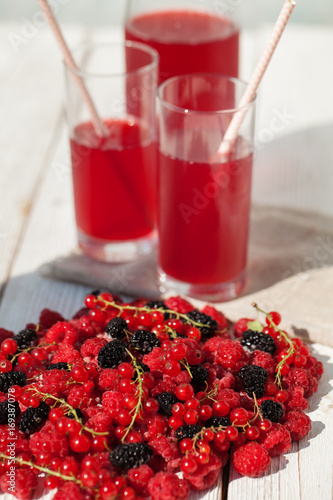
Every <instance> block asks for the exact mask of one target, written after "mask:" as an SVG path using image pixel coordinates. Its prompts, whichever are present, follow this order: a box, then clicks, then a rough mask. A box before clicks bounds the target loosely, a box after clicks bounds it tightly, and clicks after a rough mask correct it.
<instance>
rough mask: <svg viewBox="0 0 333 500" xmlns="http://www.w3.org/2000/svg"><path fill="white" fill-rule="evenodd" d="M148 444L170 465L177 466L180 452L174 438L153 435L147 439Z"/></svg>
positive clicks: (180, 455)
mask: <svg viewBox="0 0 333 500" xmlns="http://www.w3.org/2000/svg"><path fill="white" fill-rule="evenodd" d="M149 445H150V446H151V448H152V449H153V451H154V452H155V453H157V454H158V455H160V456H161V457H163V458H164V460H165V461H166V462H167V463H168V468H169V469H170V466H173V468H175V467H179V463H180V459H181V457H182V453H181V451H180V449H179V446H178V444H177V443H176V442H175V440H174V439H172V438H170V437H166V436H158V437H153V438H152V439H150V440H149Z"/></svg>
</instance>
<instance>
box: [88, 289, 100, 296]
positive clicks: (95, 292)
mask: <svg viewBox="0 0 333 500" xmlns="http://www.w3.org/2000/svg"><path fill="white" fill-rule="evenodd" d="M100 293H101V290H93V291H92V292H90V295H95V297H98V296H99V295H100Z"/></svg>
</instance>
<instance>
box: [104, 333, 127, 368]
mask: <svg viewBox="0 0 333 500" xmlns="http://www.w3.org/2000/svg"><path fill="white" fill-rule="evenodd" d="M126 358H127V352H126V344H125V343H124V342H122V341H121V340H118V339H115V340H111V342H109V343H108V344H106V345H105V346H104V347H102V349H101V350H100V351H99V353H98V356H97V362H98V366H100V367H101V368H117V366H119V365H120V363H122V362H123V361H125V360H126Z"/></svg>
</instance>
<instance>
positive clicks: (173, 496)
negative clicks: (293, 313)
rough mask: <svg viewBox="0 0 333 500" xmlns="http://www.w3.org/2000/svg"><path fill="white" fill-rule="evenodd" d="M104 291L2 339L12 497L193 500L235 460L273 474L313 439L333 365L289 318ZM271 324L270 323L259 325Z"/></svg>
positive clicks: (244, 468) (245, 469)
mask: <svg viewBox="0 0 333 500" xmlns="http://www.w3.org/2000/svg"><path fill="white" fill-rule="evenodd" d="M254 307H255V309H256V316H257V318H256V319H249V318H241V319H240V320H239V321H238V322H237V323H236V324H234V325H233V324H231V323H230V322H229V321H227V320H226V318H225V317H224V315H223V314H222V313H221V312H218V311H217V310H216V309H215V308H214V307H212V306H206V307H205V308H204V309H203V310H202V311H198V310H196V309H194V307H193V306H192V305H191V304H190V303H189V302H188V301H186V300H185V299H183V298H181V297H172V298H169V299H167V300H166V301H164V302H160V301H146V300H137V301H134V302H132V303H125V302H122V300H121V299H120V298H119V297H116V296H111V295H110V294H109V293H99V292H93V293H91V294H89V295H88V296H87V297H86V298H85V307H83V308H82V309H81V310H79V311H78V312H77V313H76V314H75V315H74V317H73V318H72V319H71V320H65V319H64V318H63V317H62V316H61V315H60V314H58V313H56V312H54V311H50V310H48V309H45V310H43V311H42V313H41V315H40V318H39V322H38V324H37V325H35V324H28V325H27V326H26V328H25V329H24V330H22V331H21V332H19V333H18V334H16V335H14V333H13V332H10V331H8V330H4V329H0V336H1V339H2V343H1V351H0V391H1V392H0V487H1V490H2V491H3V492H8V493H12V494H13V495H15V496H16V497H17V498H19V499H22V500H29V499H30V498H31V497H32V495H33V494H34V490H35V488H36V487H37V484H38V480H39V479H40V478H43V479H42V480H43V482H44V486H45V488H46V489H49V490H54V496H53V499H54V500H74V499H75V500H93V499H98V500H99V499H100V500H134V499H137V500H144V498H146V497H151V498H152V500H162V499H163V500H185V499H186V498H187V497H188V496H189V494H190V491H191V490H196V491H198V490H205V489H207V488H210V487H211V486H213V485H214V484H215V482H216V481H217V478H218V476H219V474H220V471H221V469H222V468H223V467H224V466H225V465H226V463H227V462H228V460H229V458H230V457H231V460H232V465H233V467H234V468H235V469H236V471H237V472H239V473H240V474H243V475H247V476H250V477H258V476H259V475H261V474H263V473H264V472H265V471H266V470H267V468H268V467H269V465H270V461H271V457H275V456H277V455H279V454H281V453H285V452H287V451H288V450H289V449H290V447H291V442H292V441H293V440H300V439H302V438H303V437H304V436H306V434H307V433H308V432H309V430H310V428H311V422H310V419H309V417H308V416H307V415H306V414H305V413H304V410H305V409H306V408H307V401H306V399H307V398H309V397H310V396H311V395H312V394H313V393H314V392H315V391H316V390H317V387H318V380H319V379H320V377H321V375H322V373H323V367H322V364H321V363H320V362H319V361H317V360H316V358H314V357H313V356H312V355H311V353H310V350H309V348H308V347H307V346H306V345H305V344H303V342H302V341H301V340H299V339H291V338H290V337H289V336H288V334H287V333H286V332H285V331H283V330H282V329H280V327H279V324H280V321H281V317H280V315H279V314H278V313H277V312H275V311H273V312H269V313H265V312H264V311H262V310H260V309H259V307H258V306H256V305H254ZM260 316H262V318H264V321H263V323H261V322H260V321H259V317H260Z"/></svg>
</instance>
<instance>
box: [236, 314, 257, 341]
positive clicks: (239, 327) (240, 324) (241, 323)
mask: <svg viewBox="0 0 333 500" xmlns="http://www.w3.org/2000/svg"><path fill="white" fill-rule="evenodd" d="M251 321H254V319H251V318H241V319H239V320H238V321H236V323H235V324H234V332H235V337H241V336H242V333H243V332H245V331H246V330H248V326H247V324H248V323H250V322H251Z"/></svg>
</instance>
